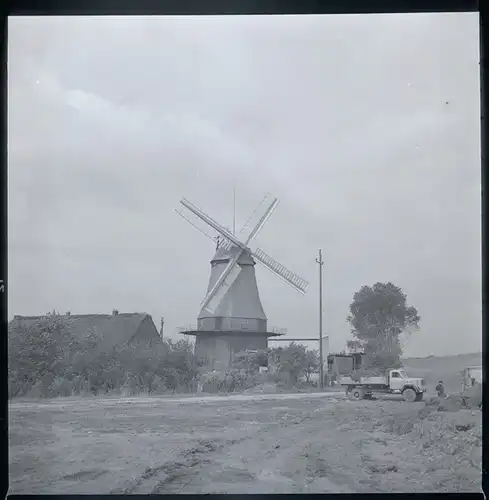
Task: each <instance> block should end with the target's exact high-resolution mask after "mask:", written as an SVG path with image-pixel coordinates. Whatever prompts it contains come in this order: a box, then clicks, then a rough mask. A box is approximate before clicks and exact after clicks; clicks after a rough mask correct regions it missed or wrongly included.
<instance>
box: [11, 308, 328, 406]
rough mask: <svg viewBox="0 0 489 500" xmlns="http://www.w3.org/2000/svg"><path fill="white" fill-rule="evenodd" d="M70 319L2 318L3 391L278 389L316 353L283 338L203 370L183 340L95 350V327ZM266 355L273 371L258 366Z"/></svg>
mask: <svg viewBox="0 0 489 500" xmlns="http://www.w3.org/2000/svg"><path fill="white" fill-rule="evenodd" d="M73 332H74V328H73V323H72V319H70V317H69V316H64V315H59V314H57V313H56V312H53V313H49V314H46V315H45V316H44V317H43V318H41V319H40V320H39V321H38V322H36V324H35V325H33V326H30V327H25V326H19V325H15V324H14V323H11V324H10V325H9V332H8V334H9V338H8V351H9V359H8V391H9V398H10V399H12V398H15V397H32V398H52V397H58V396H83V395H101V394H106V395H110V394H114V395H126V396H134V395H138V394H155V393H157V394H163V393H195V392H197V391H203V392H237V391H243V390H246V389H249V388H252V387H255V386H257V385H259V384H263V383H266V382H274V383H277V384H278V385H280V386H282V387H284V388H294V387H299V386H305V385H306V384H307V382H309V381H310V378H311V375H312V373H314V372H315V371H317V369H318V364H319V363H318V356H317V353H316V352H315V351H308V350H307V349H306V347H305V346H302V345H298V344H291V345H290V346H288V347H278V348H275V349H269V350H266V351H258V352H243V353H238V354H237V355H236V358H235V361H234V363H233V365H232V366H231V367H230V368H229V370H227V371H226V372H210V373H208V371H207V370H205V369H204V368H203V367H202V366H199V363H198V361H197V360H196V359H195V357H194V354H193V346H192V344H191V343H189V342H187V341H185V340H180V341H178V342H173V341H171V340H162V341H161V342H160V343H158V344H156V345H151V346H149V345H123V346H119V347H117V348H114V349H113V350H111V351H110V352H104V351H101V350H100V349H99V346H100V345H101V341H102V340H103V338H102V337H101V334H100V332H97V331H96V330H89V331H87V332H85V334H84V336H82V338H80V337H79V336H75V335H74V334H73ZM269 360H272V364H273V367H274V373H260V367H262V366H267V365H268V364H269Z"/></svg>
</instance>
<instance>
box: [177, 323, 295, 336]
mask: <svg viewBox="0 0 489 500" xmlns="http://www.w3.org/2000/svg"><path fill="white" fill-rule="evenodd" d="M235 326H238V327H237V328H236V327H235ZM201 330H202V328H201ZM233 330H242V331H249V328H248V326H247V324H246V323H245V322H242V323H241V324H239V323H238V325H233ZM195 331H199V329H198V328H197V325H185V326H179V327H178V328H177V332H178V333H185V332H195ZM217 331H219V330H217ZM267 331H268V332H269V333H274V334H275V335H287V328H281V327H278V326H270V327H268V328H267Z"/></svg>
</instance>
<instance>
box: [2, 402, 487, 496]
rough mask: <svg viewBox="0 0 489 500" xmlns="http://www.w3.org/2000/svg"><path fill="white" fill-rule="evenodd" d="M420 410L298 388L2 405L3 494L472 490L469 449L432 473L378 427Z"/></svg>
mask: <svg viewBox="0 0 489 500" xmlns="http://www.w3.org/2000/svg"><path fill="white" fill-rule="evenodd" d="M423 406H424V404H423V403H412V404H408V403H405V402H403V401H394V400H392V401H361V402H358V401H355V402H354V401H347V400H345V399H344V398H341V397H336V396H335V395H332V396H331V395H327V396H325V395H319V396H318V395H303V394H302V395H260V396H259V397H256V396H249V397H247V396H238V397H227V398H226V397H224V398H223V397H211V398H171V399H168V398H160V399H159V398H144V399H143V398H140V399H138V398H132V399H120V400H117V399H107V400H101V399H91V400H79V401H70V400H65V401H63V400H54V401H51V402H48V403H45V404H38V403H14V404H12V405H11V407H10V436H11V438H10V439H11V442H10V461H11V465H10V476H11V480H10V492H11V493H74V494H77V493H101V494H104V493H126V494H136V493H142V494H145V493H301V492H303V493H305V492H311V493H320V492H321V493H326V492H369V491H370V492H387V491H395V492H402V491H409V492H411V491H457V490H459V491H469V490H470V491H478V485H477V478H480V469H479V467H480V463H479V462H478V459H477V456H476V458H475V462H474V461H473V463H472V465H473V467H472V468H470V467H469V466H468V467H469V468H468V469H467V470H464V472H463V473H461V475H460V476H457V477H453V474H451V473H450V470H449V468H450V467H451V465H450V467H449V465H447V470H446V471H444V470H443V464H444V463H445V462H446V463H447V464H449V462H450V457H448V458H447V460H445V462H444V457H443V456H442V457H439V459H437V460H438V461H437V462H436V464H437V465H436V467H435V469H436V470H433V471H432V470H431V469H430V467H431V465H430V464H432V461H430V460H431V458H429V457H427V456H425V455H423V453H424V451H423V450H422V447H420V443H418V442H416V441H413V440H412V439H408V437H407V436H405V435H403V434H402V433H401V434H399V433H396V432H392V431H389V430H388V429H387V430H386V423H388V421H389V419H393V418H394V419H397V420H399V419H401V420H402V419H408V420H409V419H411V420H412V419H413V418H414V417H413V416H414V415H416V414H417V412H419V409H420V408H421V407H423ZM479 413H480V412H479ZM470 418H471V419H472V420H474V421H476V422H477V419H480V415H479V414H477V413H476V414H470ZM397 420H396V421H397ZM472 460H473V459H472ZM450 463H451V462H450ZM440 467H441V470H440ZM431 468H433V467H431ZM467 488H468V489H467Z"/></svg>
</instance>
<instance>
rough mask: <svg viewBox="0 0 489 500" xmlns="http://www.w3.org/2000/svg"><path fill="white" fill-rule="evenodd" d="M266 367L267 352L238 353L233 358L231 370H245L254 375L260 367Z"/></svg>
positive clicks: (264, 350)
mask: <svg viewBox="0 0 489 500" xmlns="http://www.w3.org/2000/svg"><path fill="white" fill-rule="evenodd" d="M267 365H268V350H267V349H261V350H258V351H240V352H237V353H236V354H235V355H234V357H233V362H232V368H235V369H237V370H245V371H246V372H248V373H256V372H258V371H259V370H260V367H261V366H267Z"/></svg>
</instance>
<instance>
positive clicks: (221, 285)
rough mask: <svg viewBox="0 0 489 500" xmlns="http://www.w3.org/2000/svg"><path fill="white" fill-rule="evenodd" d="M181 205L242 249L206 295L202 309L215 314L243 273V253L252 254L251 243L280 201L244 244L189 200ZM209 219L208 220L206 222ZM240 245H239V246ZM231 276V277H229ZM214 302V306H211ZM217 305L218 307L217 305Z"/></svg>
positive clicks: (273, 206)
mask: <svg viewBox="0 0 489 500" xmlns="http://www.w3.org/2000/svg"><path fill="white" fill-rule="evenodd" d="M181 203H182V204H183V205H184V206H185V207H186V208H188V209H189V210H191V211H192V212H193V213H195V214H196V215H198V216H199V217H200V218H201V219H203V220H204V221H206V222H207V223H208V224H209V225H211V226H212V227H214V229H216V231H217V230H219V231H220V232H221V234H223V236H224V237H225V238H227V239H228V240H230V241H231V242H232V243H235V242H236V243H235V244H237V246H238V247H239V248H240V249H241V251H239V252H237V254H236V255H235V257H234V258H233V259H232V260H231V261H230V262H229V264H228V265H227V266H226V269H225V270H224V271H223V273H222V274H221V276H220V277H219V279H218V280H217V282H216V284H215V285H214V286H213V287H212V289H211V290H209V293H208V294H207V295H206V297H205V298H204V300H203V302H202V307H203V308H204V309H207V310H208V311H209V312H211V313H213V312H214V311H215V309H216V308H217V306H218V305H219V302H220V300H222V298H223V297H224V296H225V295H226V293H227V292H228V290H229V289H230V288H231V285H232V284H233V283H234V282H235V281H236V279H237V277H238V276H239V273H240V272H241V268H240V267H239V265H238V264H237V262H238V259H239V258H240V256H241V253H242V252H243V251H246V252H249V253H251V250H250V249H249V248H248V244H249V242H250V241H251V240H252V239H253V238H255V236H256V235H257V234H258V232H259V231H260V229H261V228H262V227H263V225H264V224H265V222H266V221H267V219H268V218H269V217H270V215H271V214H272V212H273V211H274V210H275V208H276V207H277V205H278V199H277V198H275V199H274V200H273V202H272V203H271V204H270V206H269V207H268V209H267V210H266V212H265V213H264V214H263V215H262V217H261V218H260V220H259V221H258V223H257V224H256V226H255V227H254V228H253V230H252V231H251V233H250V234H249V236H248V238H247V240H246V242H245V243H242V242H241V241H239V240H238V239H237V238H235V237H234V235H232V234H231V233H229V231H227V230H226V228H223V227H222V226H220V224H218V223H217V222H216V221H214V220H213V219H211V218H210V217H209V216H208V215H206V214H205V213H203V212H202V211H201V210H199V209H198V208H197V207H196V206H195V205H192V203H190V202H189V201H188V200H185V199H182V201H181ZM206 219H207V220H206ZM228 235H229V236H228ZM238 243H239V244H238ZM228 275H229V276H228ZM216 295H217V296H218V297H219V299H218V300H217V299H216V300H213V298H214V297H215V296H216ZM211 301H212V305H211ZM216 304H217V305H216Z"/></svg>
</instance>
